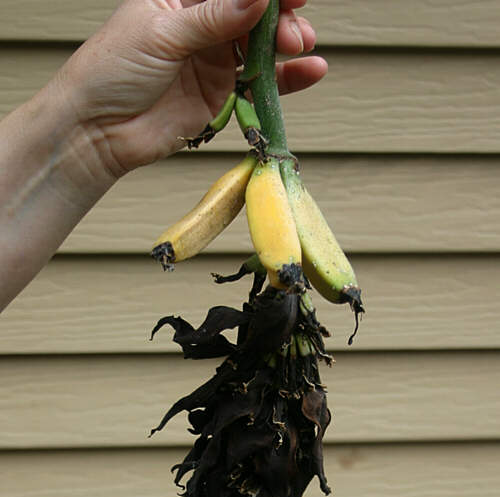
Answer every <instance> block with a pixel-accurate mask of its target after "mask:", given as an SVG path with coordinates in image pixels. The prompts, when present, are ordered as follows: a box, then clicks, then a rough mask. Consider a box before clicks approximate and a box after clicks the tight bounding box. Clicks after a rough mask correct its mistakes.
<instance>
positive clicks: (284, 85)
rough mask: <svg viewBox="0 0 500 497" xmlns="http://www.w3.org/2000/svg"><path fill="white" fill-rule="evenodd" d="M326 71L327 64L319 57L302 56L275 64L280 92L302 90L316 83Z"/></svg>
mask: <svg viewBox="0 0 500 497" xmlns="http://www.w3.org/2000/svg"><path fill="white" fill-rule="evenodd" d="M327 72H328V64H327V62H326V60H325V59H323V58H321V57H316V56H312V57H303V58H301V59H293V60H289V61H286V62H282V63H279V64H277V65H276V76H277V79H278V88H279V91H280V94H282V95H286V94H287V93H293V92H296V91H300V90H304V89H305V88H308V87H309V86H312V85H313V84H315V83H317V82H318V81H319V80H320V79H321V78H323V76H325V74H326V73H327Z"/></svg>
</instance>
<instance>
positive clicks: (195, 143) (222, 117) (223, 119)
mask: <svg viewBox="0 0 500 497" xmlns="http://www.w3.org/2000/svg"><path fill="white" fill-rule="evenodd" d="M235 103H236V92H234V91H232V92H231V93H230V94H229V96H228V97H227V98H226V101H225V102H224V105H223V106H222V109H221V110H220V111H219V113H218V114H217V115H216V116H215V117H214V118H213V119H212V120H211V121H210V122H209V123H208V124H207V125H206V126H205V129H204V130H203V131H202V132H201V133H200V134H199V135H198V136H195V137H194V138H184V140H185V141H186V143H187V146H188V148H189V149H190V150H191V149H192V148H198V147H199V146H200V144H201V143H202V142H205V143H208V142H209V141H210V140H211V139H212V138H213V137H214V136H215V135H216V134H217V133H218V132H219V131H222V130H223V129H224V128H225V127H226V125H227V123H228V122H229V119H231V115H232V113H233V109H234V105H235Z"/></svg>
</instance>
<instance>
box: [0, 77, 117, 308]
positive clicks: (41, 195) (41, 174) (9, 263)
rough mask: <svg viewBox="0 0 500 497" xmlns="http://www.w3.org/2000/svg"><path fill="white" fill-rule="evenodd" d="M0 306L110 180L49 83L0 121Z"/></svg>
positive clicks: (91, 138)
mask: <svg viewBox="0 0 500 497" xmlns="http://www.w3.org/2000/svg"><path fill="white" fill-rule="evenodd" d="M0 141H1V143H2V147H1V148H0V233H1V237H0V310H1V309H3V308H4V307H5V306H6V305H7V304H8V303H9V302H10V301H11V300H12V299H13V298H14V297H15V296H16V295H17V293H19V292H20V291H21V290H22V289H23V288H24V286H26V284H27V283H28V282H29V281H30V280H31V279H32V278H33V277H34V276H35V275H36V274H37V273H38V272H39V271H40V269H41V268H42V267H43V266H44V265H45V264H46V262H47V261H48V260H49V259H50V258H51V257H52V255H53V254H54V253H55V252H56V250H57V248H58V247H59V246H60V244H61V243H62V242H63V241H64V239H65V238H66V237H67V235H68V234H69V233H70V232H71V230H72V229H73V228H74V226H75V225H76V224H77V223H78V222H79V221H80V220H81V219H82V217H83V216H84V215H85V214H86V213H87V212H88V210H89V209H90V208H91V207H92V206H93V205H94V204H95V202H96V201H97V200H98V199H99V198H100V197H101V196H102V195H103V194H104V193H105V192H106V191H107V190H108V189H109V188H110V187H111V186H112V185H113V183H114V182H115V181H116V176H115V173H112V172H110V171H109V170H108V169H106V167H104V166H103V165H104V164H106V163H108V164H109V161H108V160H107V159H109V158H106V160H104V159H105V158H103V157H101V155H100V154H102V153H103V150H105V148H104V149H103V147H99V146H96V144H97V142H99V141H100V136H99V130H98V129H96V128H90V127H88V126H84V125H82V124H81V123H79V122H78V121H77V119H76V116H74V114H73V113H72V110H71V106H70V105H69V104H66V102H65V100H64V95H62V94H60V93H59V89H58V88H57V83H56V82H52V83H50V84H49V86H47V87H46V88H44V89H43V90H41V91H40V92H39V93H38V94H37V95H36V96H35V97H33V99H31V100H30V101H29V102H27V103H25V104H24V105H22V106H21V107H19V108H18V109H17V110H15V111H14V112H13V113H11V114H10V115H8V116H7V117H6V118H5V119H4V120H3V121H2V122H0Z"/></svg>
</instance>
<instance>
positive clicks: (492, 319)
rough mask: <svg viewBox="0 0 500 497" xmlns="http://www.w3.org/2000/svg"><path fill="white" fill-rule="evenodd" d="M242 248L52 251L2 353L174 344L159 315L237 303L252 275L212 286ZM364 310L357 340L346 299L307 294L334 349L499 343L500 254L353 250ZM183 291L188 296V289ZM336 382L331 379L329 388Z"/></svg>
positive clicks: (7, 317) (1, 323)
mask: <svg viewBox="0 0 500 497" xmlns="http://www.w3.org/2000/svg"><path fill="white" fill-rule="evenodd" d="M243 259H244V256H243V255H236V256H228V255H227V256H224V255H222V254H219V255H217V256H212V255H210V256H199V257H196V258H195V259H193V260H192V261H191V262H190V263H189V264H179V265H178V266H177V269H176V270H175V271H174V272H173V273H163V272H162V271H161V269H160V268H159V266H158V265H157V263H155V262H154V261H153V259H151V258H149V257H146V256H113V255H109V256H92V257H87V256H58V257H56V258H55V259H54V260H53V261H52V262H51V263H50V264H49V265H48V267H47V268H45V269H44V271H43V272H42V273H41V274H40V276H39V277H38V278H37V279H36V280H35V281H34V282H33V283H32V285H31V286H29V287H28V288H27V289H26V290H25V291H24V293H23V295H22V296H21V298H19V299H17V300H16V301H14V302H13V303H12V304H11V305H10V307H8V308H7V310H6V311H4V314H3V315H2V318H1V319H0V350H2V351H3V352H4V353H5V354H51V353H53V354H99V353H106V354H113V353H117V354H118V353H120V354H131V353H140V354H157V353H163V352H179V350H180V349H179V347H178V345H176V344H174V343H172V342H171V340H170V338H171V336H172V331H171V328H169V327H165V329H164V331H162V332H161V333H159V334H158V336H157V338H156V339H155V341H154V342H153V343H151V342H150V341H149V333H150V331H151V329H152V328H153V325H154V324H156V322H157V320H158V319H159V318H160V317H162V316H165V315H170V314H175V315H178V314H181V315H182V316H183V317H185V318H186V319H188V320H189V321H191V322H192V323H193V324H194V325H196V326H198V325H200V324H201V323H202V321H203V319H204V318H205V316H206V312H207V310H208V308H209V307H210V306H214V305H220V304H224V305H229V306H233V307H235V308H240V307H241V302H242V300H243V298H245V297H246V296H247V294H248V291H249V289H250V285H251V281H252V279H251V277H249V276H248V277H246V278H245V279H243V280H241V281H240V282H237V283H227V284H225V285H220V286H219V285H216V284H215V283H213V280H212V278H211V276H210V273H211V272H218V273H221V274H230V273H232V272H235V271H236V270H237V269H238V268H239V266H240V265H241V262H242V260H243ZM352 263H353V264H354V267H355V268H356V271H357V273H358V275H359V280H360V283H361V285H362V288H363V294H364V295H365V296H366V298H365V303H366V307H367V308H368V309H369V312H368V313H367V314H366V316H365V317H364V319H363V322H362V325H361V329H360V332H359V335H358V337H357V339H356V341H355V345H353V346H352V347H349V346H348V345H347V337H348V336H349V335H350V333H351V332H352V330H353V326H354V318H353V314H352V312H351V311H350V310H349V308H348V306H338V305H332V304H329V303H328V302H326V301H325V300H323V299H321V298H320V297H319V295H318V294H316V293H313V294H312V296H313V299H314V303H315V304H316V306H317V308H318V315H319V317H320V318H321V321H322V323H323V324H324V325H325V326H327V327H328V328H329V329H330V330H331V332H332V333H333V337H332V338H329V339H328V340H326V346H327V347H328V349H329V350H331V351H332V352H336V351H339V350H343V351H345V350H349V351H353V352H355V351H361V350H363V351H372V350H373V351H375V350H376V351H388V352H389V351H394V350H396V351H397V350H448V349H453V350H463V349H493V350H495V349H498V348H499V347H500V333H498V310H497V309H498V302H500V285H499V284H498V282H499V281H500V257H498V256H497V255H484V256H481V255H475V256H469V255H467V254H461V255H450V254H438V255H431V254H426V255H394V254H391V255H387V254H379V255H367V254H363V255H354V256H352ZM187 295H189V298H187V297H186V296H187ZM334 389H335V388H334V387H332V390H334Z"/></svg>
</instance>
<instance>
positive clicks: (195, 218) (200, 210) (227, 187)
mask: <svg viewBox="0 0 500 497" xmlns="http://www.w3.org/2000/svg"><path fill="white" fill-rule="evenodd" d="M256 164H257V158H256V157H255V155H254V154H251V153H250V154H248V155H247V156H246V157H245V159H243V160H242V161H241V162H240V163H239V164H238V165H237V166H235V167H234V168H233V169H231V170H230V171H228V172H227V173H226V174H224V175H223V176H221V177H220V178H219V179H218V180H217V181H216V182H215V183H214V184H213V185H212V186H211V187H210V189H209V190H208V192H207V193H206V194H205V196H204V197H203V198H202V199H201V200H200V202H199V203H198V205H196V207H194V209H193V210H191V212H189V213H188V214H186V215H185V216H184V217H183V218H182V219H181V220H180V221H178V222H176V223H175V224H174V225H172V226H170V227H169V228H168V229H167V230H166V231H165V232H164V233H163V234H162V235H161V236H160V237H159V238H158V240H156V242H155V244H154V246H153V252H152V256H153V257H154V258H155V259H156V260H157V261H159V262H160V263H161V264H162V266H163V269H164V270H170V271H171V270H172V269H173V263H174V262H180V261H182V260H184V259H188V258H189V257H193V256H194V255H196V254H198V252H200V251H201V250H202V249H204V248H205V247H206V246H207V245H208V244H209V243H210V242H211V241H212V240H213V239H214V238H215V237H216V236H217V235H218V234H219V233H220V232H221V231H222V230H223V229H224V228H225V227H226V226H228V225H229V223H230V222H231V221H232V220H233V219H234V218H235V217H236V215H237V214H238V212H240V210H241V208H242V207H243V204H244V203H245V188H246V186H247V183H248V181H249V179H250V177H251V175H252V171H253V170H254V167H255V165H256Z"/></svg>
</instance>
